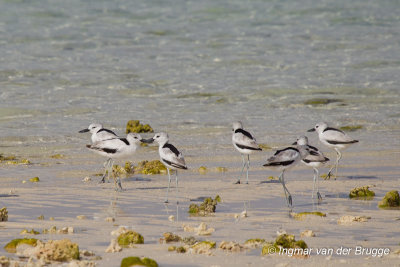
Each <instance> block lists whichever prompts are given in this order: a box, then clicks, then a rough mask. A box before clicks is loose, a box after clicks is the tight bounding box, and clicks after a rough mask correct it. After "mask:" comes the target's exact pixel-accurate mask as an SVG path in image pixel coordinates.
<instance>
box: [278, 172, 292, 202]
mask: <svg viewBox="0 0 400 267" xmlns="http://www.w3.org/2000/svg"><path fill="white" fill-rule="evenodd" d="M284 172H285V170H283V171H282V173H281V174H280V175H279V181H280V182H281V184H282V186H283V192H284V193H285V198H286V203H287V205H288V207H289V206H292V196H291V195H290V192H289V190H288V189H287V188H286V185H285V178H284V176H283V175H284Z"/></svg>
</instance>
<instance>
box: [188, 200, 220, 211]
mask: <svg viewBox="0 0 400 267" xmlns="http://www.w3.org/2000/svg"><path fill="white" fill-rule="evenodd" d="M218 202H221V197H220V196H219V195H217V196H216V197H215V199H212V198H210V197H208V198H206V199H204V201H203V203H201V204H200V206H199V205H197V204H190V206H189V211H188V212H189V213H190V214H191V215H197V216H207V215H209V214H211V213H214V212H215V210H216V207H217V203H218Z"/></svg>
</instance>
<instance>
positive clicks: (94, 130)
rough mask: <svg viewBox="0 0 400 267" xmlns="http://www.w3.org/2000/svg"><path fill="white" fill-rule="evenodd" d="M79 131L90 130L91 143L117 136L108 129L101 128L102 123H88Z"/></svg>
mask: <svg viewBox="0 0 400 267" xmlns="http://www.w3.org/2000/svg"><path fill="white" fill-rule="evenodd" d="M79 132H80V133H87V132H90V133H91V134H92V136H91V139H92V143H95V142H97V141H103V140H107V139H112V138H118V135H116V134H115V133H114V132H113V131H111V130H109V129H106V128H103V125H101V124H100V123H92V124H90V125H89V127H87V128H86V129H83V130H80V131H79Z"/></svg>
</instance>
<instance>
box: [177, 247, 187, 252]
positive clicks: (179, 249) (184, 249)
mask: <svg viewBox="0 0 400 267" xmlns="http://www.w3.org/2000/svg"><path fill="white" fill-rule="evenodd" d="M175 250H176V253H186V251H187V250H186V248H185V247H177V248H176V249H175Z"/></svg>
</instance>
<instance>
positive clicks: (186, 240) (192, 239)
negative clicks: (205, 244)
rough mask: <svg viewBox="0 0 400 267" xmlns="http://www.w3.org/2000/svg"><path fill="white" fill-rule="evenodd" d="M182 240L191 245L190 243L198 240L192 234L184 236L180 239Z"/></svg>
mask: <svg viewBox="0 0 400 267" xmlns="http://www.w3.org/2000/svg"><path fill="white" fill-rule="evenodd" d="M182 242H183V243H185V244H186V245H188V246H192V245H194V244H196V243H197V242H198V240H196V238H195V237H194V236H188V237H184V238H183V239H182Z"/></svg>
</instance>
